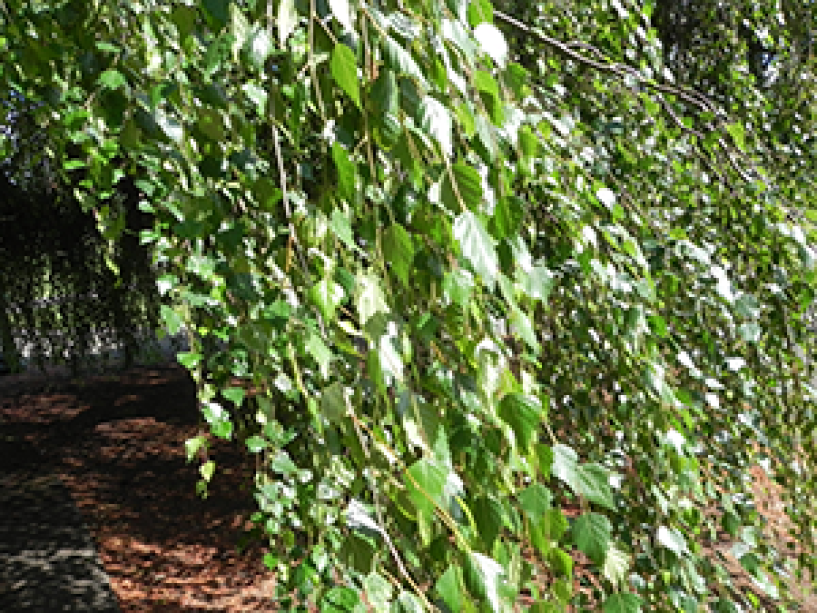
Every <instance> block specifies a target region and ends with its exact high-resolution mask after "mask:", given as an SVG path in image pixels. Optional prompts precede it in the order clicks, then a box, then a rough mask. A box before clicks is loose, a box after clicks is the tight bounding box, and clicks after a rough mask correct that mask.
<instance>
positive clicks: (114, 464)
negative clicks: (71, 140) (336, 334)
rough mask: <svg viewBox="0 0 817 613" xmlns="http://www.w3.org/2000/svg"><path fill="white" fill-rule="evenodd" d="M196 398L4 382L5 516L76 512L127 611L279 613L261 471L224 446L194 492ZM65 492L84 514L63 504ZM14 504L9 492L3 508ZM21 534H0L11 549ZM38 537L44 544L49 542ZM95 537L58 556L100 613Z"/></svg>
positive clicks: (145, 372)
mask: <svg viewBox="0 0 817 613" xmlns="http://www.w3.org/2000/svg"><path fill="white" fill-rule="evenodd" d="M194 391H195V390H194V386H193V383H192V381H190V379H189V377H188V376H187V374H186V372H185V371H184V370H183V369H181V368H180V367H172V366H166V367H147V368H139V369H134V370H131V371H128V372H127V373H124V374H121V375H118V376H116V377H114V376H96V377H89V378H86V379H84V380H83V381H81V382H80V381H78V382H73V381H71V380H70V378H68V377H67V376H66V375H65V373H64V371H53V372H51V373H50V375H49V376H47V377H43V376H41V375H33V376H24V375H18V376H13V377H12V376H5V377H2V378H0V488H2V489H3V490H4V491H5V492H7V493H8V492H11V491H14V492H15V498H13V502H14V504H12V505H11V506H8V505H6V506H7V508H12V509H16V510H14V512H16V513H18V514H20V518H21V521H23V520H25V521H28V520H30V519H31V514H30V513H26V508H29V509H35V508H37V507H36V504H37V503H36V502H35V501H39V502H40V507H39V508H41V509H47V510H48V512H49V513H50V517H51V518H52V519H53V517H54V516H57V517H59V516H63V517H65V518H66V522H65V523H66V525H68V524H71V523H72V521H70V518H71V515H70V514H71V513H76V509H77V508H78V509H79V510H80V512H81V513H82V519H83V520H84V522H85V524H86V525H87V526H88V528H89V529H90V534H91V536H92V539H93V542H94V543H95V544H96V547H97V549H98V551H99V554H100V558H101V560H102V562H103V564H104V566H105V571H106V572H107V574H108V576H109V577H110V583H111V585H112V587H113V590H114V592H115V594H116V597H117V598H118V600H119V605H120V607H121V610H122V611H123V612H125V613H130V612H137V611H139V612H142V611H144V612H147V611H157V612H161V611H166V612H172V611H194V612H195V611H226V612H239V611H274V610H277V609H276V607H275V606H274V605H273V603H272V601H271V600H270V597H271V595H272V593H273V580H272V576H271V574H270V573H268V572H267V571H266V570H265V569H264V567H263V565H262V564H261V561H260V560H261V552H260V551H258V550H257V549H255V550H250V551H248V552H246V553H245V554H243V555H239V554H238V552H237V548H236V539H237V535H238V530H237V529H238V528H240V527H241V526H242V524H243V522H244V521H245V517H246V516H247V515H248V514H249V513H251V512H252V511H253V510H254V508H253V505H252V500H251V498H250V496H249V495H248V492H247V491H246V489H244V486H245V484H246V483H247V482H248V479H249V478H250V474H249V473H248V472H247V467H245V466H243V465H244V464H245V463H244V462H243V461H242V457H241V456H240V454H238V453H236V451H235V450H234V449H232V448H231V446H230V445H229V444H222V445H217V446H216V447H215V453H214V457H215V459H216V461H217V463H218V470H217V473H216V477H215V479H214V481H213V483H212V484H211V487H210V491H209V497H208V498H207V499H206V500H202V499H201V498H199V497H198V496H197V495H196V494H195V484H196V481H197V480H198V469H197V464H196V463H193V464H188V463H187V462H186V458H185V457H184V441H185V440H187V439H188V438H190V437H192V436H195V435H196V434H198V433H199V427H198V412H197V410H196V401H195V394H194ZM46 470H48V471H49V472H45V471H46ZM9 475H15V476H14V477H10V476H9ZM753 476H754V484H755V487H756V495H757V496H758V501H759V505H760V510H761V512H762V513H763V514H764V516H766V518H767V520H768V521H769V523H768V526H767V527H768V529H769V531H770V534H772V533H776V534H775V537H776V540H777V541H778V543H779V544H781V545H782V542H783V541H784V540H786V537H784V536H783V534H785V532H786V530H787V529H788V527H789V524H788V521H787V518H786V516H785V513H784V512H783V509H782V504H781V503H780V497H779V490H778V489H777V488H776V487H775V486H774V485H773V484H772V483H771V482H770V480H769V479H768V477H767V476H766V475H765V473H763V471H762V470H760V469H759V468H758V469H756V470H755V471H753ZM15 480H16V482H15V483H12V481H15ZM65 488H67V491H70V497H72V498H73V501H74V503H75V505H76V507H74V506H72V505H70V504H64V503H65V501H66V498H67V496H68V495H67V493H66V489H65ZM21 496H22V498H21ZM26 496H28V498H26ZM26 500H28V503H26ZM3 502H4V499H3V494H2V492H0V508H2V504H3ZM27 504H31V505H32V506H31V507H27V506H26V505H27ZM21 505H22V506H21ZM6 523H8V522H6ZM29 523H30V522H29ZM41 523H45V522H41ZM52 523H53V522H52ZM76 523H77V522H76V521H73V524H76ZM80 523H81V522H80ZM0 527H1V525H0ZM52 536H53V535H52ZM19 538H20V535H17V536H14V537H10V536H9V535H6V534H2V533H0V541H2V540H3V539H7V540H9V541H11V540H14V539H17V540H18V541H19ZM26 538H27V539H28V540H29V541H32V542H33V541H36V538H37V535H36V534H32V533H28V534H27V535H26ZM49 538H50V537H49ZM83 538H85V539H86V540H85V541H83V540H82V539H83ZM87 539H88V536H87V534H86V535H85V537H83V536H82V534H79V533H71V534H65V547H64V548H63V549H62V550H61V551H60V552H58V556H62V557H63V558H65V552H66V551H68V552H69V553H70V552H71V551H73V552H74V553H75V554H76V555H73V557H71V556H70V555H69V556H68V557H69V558H71V559H70V560H68V562H70V563H73V564H86V565H90V566H89V567H88V569H87V572H88V576H93V577H95V578H96V579H98V581H96V580H95V582H94V584H93V585H90V586H89V585H84V586H83V585H73V586H68V587H67V588H66V589H74V590H76V589H80V590H81V589H86V590H92V589H98V594H94V595H93V597H98V598H99V600H98V601H97V602H98V603H99V604H98V606H95V607H94V608H92V609H88V610H93V611H108V610H115V609H114V608H110V607H109V604H110V602H109V601H106V600H105V577H104V574H102V573H100V572H99V569H98V568H94V567H93V560H90V559H89V558H88V557H87V555H85V552H87V550H88V547H85V549H83V548H82V547H83V544H85V545H88V544H89V543H88V542H87ZM728 549H729V547H728V543H727V542H726V541H725V540H722V541H721V542H720V543H717V544H716V545H715V550H716V551H718V552H720V553H722V554H725V555H726V556H727V558H728V557H729V554H728ZM2 553H3V548H2V544H0V554H2ZM51 554H54V552H51ZM83 556H84V557H83ZM18 562H19V563H21V564H22V563H23V562H25V563H29V562H31V560H28V562H26V561H25V559H21V560H18ZM41 562H42V560H35V561H34V566H36V564H40V563H41ZM576 562H577V567H576V575H577V577H579V576H582V575H583V574H586V573H584V572H583V564H582V560H581V559H577V560H576ZM732 562H733V564H731V565H730V567H731V569H732V570H733V571H734V574H733V580H734V581H735V584H736V586H741V587H743V588H744V589H745V588H749V586H750V585H751V581H750V580H749V578H748V576H746V575H745V573H741V570H740V567H739V565H738V564H737V562H736V561H734V560H732ZM15 563H17V562H15ZM7 574H8V573H7ZM51 575H53V576H54V577H58V576H59V573H51ZM2 582H3V574H2V573H0V610H6V609H8V607H7V606H4V601H3V600H2V594H3V592H4V589H5V590H8V587H9V586H4V585H3V583H2ZM18 583H19V582H18ZM23 587H25V586H23ZM63 587H65V586H63ZM51 588H54V589H55V590H56V589H57V588H59V585H53V586H50V588H49V589H51ZM576 588H578V584H577V585H576ZM21 589H22V588H21ZM26 589H27V588H26ZM108 596H109V595H108ZM802 605H803V606H802V608H801V609H800V610H802V611H817V600H815V599H814V598H813V597H812V598H806V597H804V598H803V601H802ZM764 606H765V605H764ZM769 606H771V605H770V604H769ZM106 607H108V608H106ZM39 610H54V611H56V610H64V609H58V608H54V607H44V608H40V609H39ZM767 610H773V609H767Z"/></svg>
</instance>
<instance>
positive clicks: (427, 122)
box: [418, 96, 454, 157]
mask: <svg viewBox="0 0 817 613" xmlns="http://www.w3.org/2000/svg"><path fill="white" fill-rule="evenodd" d="M418 112H419V117H418V121H419V124H420V127H421V128H422V129H423V130H424V131H425V133H426V134H428V135H429V136H431V138H433V139H434V140H435V141H436V142H437V144H438V145H439V146H440V149H441V151H442V153H443V155H444V156H445V157H451V156H452V155H453V153H454V141H453V132H452V130H453V128H452V121H451V113H450V112H449V111H448V108H447V107H446V106H445V105H444V104H443V103H442V102H440V101H439V100H437V99H436V98H434V97H433V96H426V97H425V98H423V99H422V100H421V101H420V107H419V109H418Z"/></svg>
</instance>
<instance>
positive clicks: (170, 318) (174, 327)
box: [159, 304, 184, 336]
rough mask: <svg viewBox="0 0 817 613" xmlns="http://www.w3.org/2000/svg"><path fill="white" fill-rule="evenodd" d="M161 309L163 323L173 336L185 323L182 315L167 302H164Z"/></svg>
mask: <svg viewBox="0 0 817 613" xmlns="http://www.w3.org/2000/svg"><path fill="white" fill-rule="evenodd" d="M159 310H160V313H161V316H162V324H163V325H164V327H165V328H167V332H168V334H170V335H171V336H175V335H176V334H178V333H179V330H181V328H182V324H183V323H184V322H183V320H182V318H181V316H180V315H179V314H178V313H177V312H176V311H174V310H173V309H172V308H170V307H169V306H167V305H166V304H163V305H162V306H161V307H160V308H159Z"/></svg>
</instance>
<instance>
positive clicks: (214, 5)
mask: <svg viewBox="0 0 817 613" xmlns="http://www.w3.org/2000/svg"><path fill="white" fill-rule="evenodd" d="M202 4H203V6H204V10H205V12H206V13H207V14H208V15H209V16H210V17H211V18H212V20H213V22H214V23H215V25H216V27H217V28H223V27H224V26H225V25H227V20H228V19H229V16H230V15H229V8H230V0H204V1H203V2H202Z"/></svg>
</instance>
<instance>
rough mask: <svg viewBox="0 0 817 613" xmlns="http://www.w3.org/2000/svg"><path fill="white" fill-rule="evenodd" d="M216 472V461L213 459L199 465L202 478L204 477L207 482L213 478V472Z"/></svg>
mask: <svg viewBox="0 0 817 613" xmlns="http://www.w3.org/2000/svg"><path fill="white" fill-rule="evenodd" d="M215 472H216V463H215V462H214V461H213V460H208V461H207V462H205V463H204V464H202V465H201V466H199V474H200V475H201V478H202V479H204V480H205V481H206V482H208V483H209V482H210V480H211V479H212V478H213V474H214V473H215Z"/></svg>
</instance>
